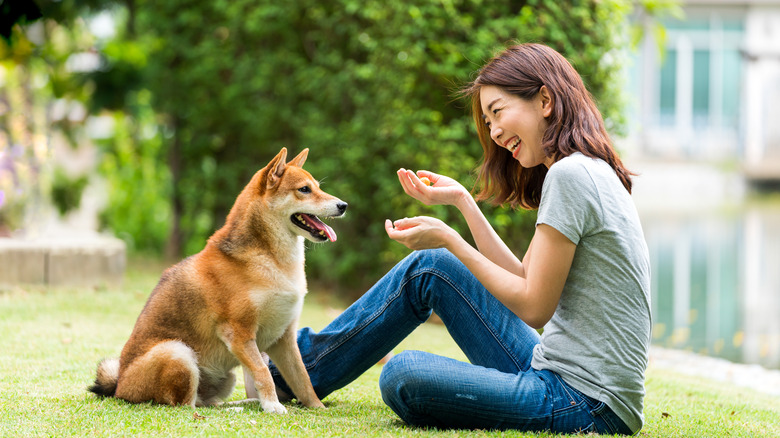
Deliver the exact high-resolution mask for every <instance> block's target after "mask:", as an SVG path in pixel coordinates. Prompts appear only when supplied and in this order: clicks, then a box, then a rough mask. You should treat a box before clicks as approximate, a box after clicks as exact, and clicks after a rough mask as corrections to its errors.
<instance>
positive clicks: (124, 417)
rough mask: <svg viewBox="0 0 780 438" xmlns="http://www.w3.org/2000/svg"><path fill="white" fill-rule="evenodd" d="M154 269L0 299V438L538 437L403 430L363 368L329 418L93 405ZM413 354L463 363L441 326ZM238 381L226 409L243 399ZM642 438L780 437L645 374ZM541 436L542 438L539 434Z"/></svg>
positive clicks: (766, 403) (763, 404)
mask: <svg viewBox="0 0 780 438" xmlns="http://www.w3.org/2000/svg"><path fill="white" fill-rule="evenodd" d="M160 272H161V268H160V267H159V266H156V265H153V264H151V265H148V266H142V267H141V268H140V269H136V268H135V266H134V267H133V269H131V270H130V271H129V274H128V277H127V279H126V281H125V284H124V286H123V287H122V288H120V289H117V290H102V289H101V290H94V289H87V290H85V289H66V288H63V289H45V288H40V287H39V288H34V287H30V288H21V287H17V288H12V289H6V290H0V375H2V379H1V380H0V394H2V395H3V403H2V405H1V406H2V407H1V408H0V436H26V437H27V436H145V437H146V436H166V437H169V436H213V435H219V436H252V437H257V436H280V435H285V436H311V437H314V436H361V437H364V436H443V437H450V436H499V435H500V436H539V435H535V434H521V433H517V432H508V433H507V432H503V433H502V432H485V431H437V430H425V429H417V428H410V427H407V426H405V425H404V424H403V423H402V422H401V421H400V420H398V418H397V417H396V416H395V415H394V414H393V412H392V411H391V410H390V409H389V408H388V407H387V406H385V404H384V403H383V402H382V399H381V396H380V394H379V388H378V386H377V380H378V378H379V373H380V372H381V367H380V366H379V365H377V366H374V367H372V368H371V369H370V370H368V372H366V373H365V374H364V375H363V376H361V377H360V378H359V379H358V380H356V381H355V382H354V383H352V384H351V385H349V386H347V387H345V388H343V389H341V390H339V391H336V392H335V393H333V394H331V395H330V396H328V397H327V398H326V399H325V400H324V403H325V405H326V406H327V409H323V410H308V409H303V408H300V407H298V406H295V405H288V410H289V415H286V416H277V415H269V414H265V413H263V412H262V410H261V409H260V407H259V405H257V404H247V405H244V406H242V408H243V409H238V410H230V409H226V408H198V409H196V410H192V409H190V408H171V407H167V406H158V405H153V404H142V405H131V404H128V403H125V402H122V401H118V400H115V399H98V398H97V397H95V396H93V395H92V394H90V393H88V392H87V391H86V387H87V386H88V385H89V384H90V383H91V382H92V380H93V379H94V373H95V365H96V364H97V362H98V361H99V360H100V359H102V358H104V357H115V356H118V355H119V352H120V350H121V348H122V345H123V344H124V342H125V341H126V340H127V337H128V336H129V334H130V331H131V329H132V327H133V324H134V323H135V319H136V317H137V316H138V313H139V312H140V311H141V308H142V307H143V305H144V302H145V300H146V298H147V296H148V294H149V292H150V291H151V289H152V288H153V286H154V284H155V283H156V282H157V278H158V276H159V275H160ZM334 301H335V300H333V299H330V298H328V297H325V296H322V295H318V294H317V293H316V291H315V292H312V293H311V294H310V295H309V297H308V298H307V303H306V305H305V307H304V313H303V315H302V321H301V324H302V325H309V326H312V327H314V328H315V329H319V328H322V327H323V326H324V325H326V324H327V323H328V322H329V321H330V320H331V319H333V317H334V316H335V315H337V314H338V312H339V310H340V309H339V308H338V307H339V306H337V305H334V304H333V303H334ZM405 349H420V350H427V351H432V352H435V353H438V354H442V355H446V356H450V357H454V358H456V359H460V360H465V357H464V355H463V353H462V352H461V351H460V350H459V349H458V347H457V346H456V345H455V344H454V342H453V341H452V339H451V338H450V337H449V335H448V334H447V331H446V329H445V328H444V327H443V326H441V325H435V324H431V323H427V324H424V325H423V326H421V327H420V328H419V329H418V330H417V331H415V332H414V333H413V334H412V336H410V337H409V338H407V339H406V340H405V341H404V342H403V343H402V344H401V345H399V346H398V347H397V348H396V349H395V352H400V351H402V350H405ZM237 374H238V375H239V381H238V384H237V386H236V391H235V392H234V393H233V395H232V397H231V399H233V400H239V399H241V398H242V397H243V395H244V387H243V382H242V380H241V378H240V375H241V373H240V372H238V373H237ZM647 389H648V395H647V399H646V409H645V416H646V418H647V425H646V426H645V428H644V429H643V431H642V432H641V436H653V437H656V436H657V437H674V436H680V437H683V436H745V437H748V436H750V437H753V436H759V437H760V436H765V437H770V436H780V425H779V423H780V422H779V421H778V418H780V399H778V398H776V397H771V396H765V395H762V394H758V393H755V392H751V391H748V390H742V389H738V388H735V387H730V386H727V385H723V384H719V383H714V382H710V381H706V380H698V379H693V378H689V377H683V376H677V375H673V374H668V373H666V372H661V371H658V370H650V372H649V373H648V381H647ZM540 436H549V435H548V434H542V435H540Z"/></svg>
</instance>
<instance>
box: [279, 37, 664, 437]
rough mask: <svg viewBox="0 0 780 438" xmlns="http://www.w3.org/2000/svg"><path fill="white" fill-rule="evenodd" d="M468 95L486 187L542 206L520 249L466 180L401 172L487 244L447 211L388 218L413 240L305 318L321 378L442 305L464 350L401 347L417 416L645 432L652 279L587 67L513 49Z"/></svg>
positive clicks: (402, 369) (392, 400) (388, 368)
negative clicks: (334, 310) (587, 81)
mask: <svg viewBox="0 0 780 438" xmlns="http://www.w3.org/2000/svg"><path fill="white" fill-rule="evenodd" d="M465 94H466V95H468V96H470V97H471V98H472V102H473V107H472V108H473V111H474V120H475V121H476V123H477V130H478V132H479V136H480V140H481V142H482V148H483V151H484V164H483V166H482V170H481V181H482V184H483V188H482V192H481V193H480V195H479V196H478V199H491V200H492V201H493V202H494V203H496V204H509V205H510V206H511V207H525V208H538V209H539V213H538V215H537V224H536V230H535V232H534V236H533V239H532V240H531V243H530V245H529V247H528V249H527V251H526V252H525V256H524V257H523V259H522V260H520V259H519V258H518V257H517V256H516V255H515V254H514V253H513V252H512V250H510V249H509V247H508V246H507V245H506V244H505V243H504V242H503V241H502V240H501V238H500V237H499V236H498V234H497V233H496V231H495V230H494V229H493V227H492V225H491V224H490V222H489V221H488V220H487V218H486V217H485V216H484V215H483V214H482V211H481V210H480V209H479V207H478V205H477V202H476V201H477V200H475V199H474V198H473V197H472V196H471V194H470V192H469V191H468V190H467V189H466V188H465V187H464V186H462V185H461V184H460V183H459V182H457V181H456V180H454V179H453V178H450V177H447V176H444V175H440V174H437V173H434V172H431V171H428V170H419V171H417V172H414V171H411V170H407V169H400V170H398V171H397V175H398V179H399V181H400V183H401V187H402V188H403V190H404V192H405V193H406V194H408V195H409V196H411V197H413V198H414V199H417V200H419V201H421V202H423V203H425V204H428V205H434V204H439V205H452V206H454V207H456V208H457V209H458V210H459V212H460V213H461V214H462V215H463V217H464V219H465V220H466V222H467V224H468V227H469V230H470V231H471V237H472V238H473V240H474V242H475V243H476V246H477V248H474V247H472V246H471V245H470V244H469V243H468V242H467V241H466V240H465V239H464V237H463V236H461V235H460V234H459V233H458V232H456V231H455V230H454V229H453V228H452V227H450V226H449V225H448V224H446V223H445V222H444V221H442V220H440V219H438V218H433V217H412V218H403V219H398V220H395V221H391V220H389V219H388V220H386V222H385V229H386V232H387V235H388V236H389V237H390V238H391V239H393V240H395V241H397V242H399V243H401V244H403V245H405V246H406V247H408V248H410V249H413V250H415V252H413V253H412V254H411V255H409V256H408V257H407V258H406V259H404V260H403V261H401V262H400V263H399V264H397V265H396V266H395V267H394V268H393V269H392V270H391V271H390V272H389V273H387V274H386V275H385V276H384V277H383V278H382V279H380V280H379V281H378V282H377V283H376V284H375V285H374V286H373V287H372V288H371V289H370V290H369V291H368V292H366V293H365V294H364V295H363V296H362V297H361V298H360V299H359V300H358V301H357V302H355V303H354V304H353V305H352V306H350V307H349V308H348V309H347V310H346V311H344V313H342V314H341V315H340V316H339V317H337V318H336V319H335V320H334V321H333V322H332V323H331V324H330V325H328V326H327V327H325V328H324V329H323V330H322V331H320V332H319V333H316V332H314V331H312V330H311V329H309V328H304V329H302V330H300V331H299V333H298V344H299V347H300V351H301V354H302V356H303V360H304V363H305V364H306V365H307V370H308V371H309V375H310V377H311V381H312V385H313V386H314V388H315V391H316V392H317V394H318V395H319V396H320V397H325V396H327V395H328V394H329V393H330V392H332V391H334V390H336V389H338V388H341V387H342V386H344V385H347V384H348V383H349V382H351V381H352V380H354V379H355V378H357V377H358V376H359V375H360V374H361V373H363V372H364V371H365V370H366V369H368V368H369V367H370V366H372V365H373V364H374V363H376V362H377V361H378V360H379V359H380V358H382V357H383V356H384V355H385V354H386V353H387V352H388V351H390V350H391V349H392V348H393V347H395V345H397V344H398V343H399V342H400V341H401V340H403V339H404V338H405V337H406V336H407V335H408V334H409V333H411V332H412V331H413V330H414V329H415V328H416V327H417V326H419V325H420V324H421V323H422V322H424V321H425V320H426V319H427V318H428V317H429V316H430V315H431V313H432V312H436V314H437V315H438V316H439V317H440V318H441V320H442V321H443V322H444V324H445V325H446V326H447V330H448V332H449V333H450V334H451V335H452V337H453V339H454V340H455V342H456V343H457V344H458V346H459V347H460V348H461V349H462V350H463V352H464V354H465V355H466V357H467V358H468V360H469V362H463V361H458V360H454V359H449V358H445V357H441V356H438V355H435V354H431V353H425V352H412V351H407V352H403V353H401V354H398V355H396V356H394V357H393V358H392V359H390V360H389V361H388V362H387V364H386V365H385V367H384V369H383V370H382V375H381V376H380V379H379V386H380V389H381V391H382V398H383V400H384V401H385V402H386V403H387V404H388V405H389V406H390V407H391V408H392V409H393V411H395V412H396V413H397V414H398V415H399V416H400V417H401V418H402V419H403V420H404V421H406V422H407V423H409V424H413V425H418V426H435V427H440V428H479V429H519V430H525V431H546V430H549V431H553V432H557V433H581V432H586V433H587V432H599V433H609V434H615V433H621V434H630V433H635V432H637V431H638V430H639V429H641V427H642V425H643V423H644V418H643V415H642V410H643V399H644V372H645V368H646V366H647V351H648V347H649V342H650V303H649V294H650V284H649V283H650V282H649V261H648V254H647V246H646V244H645V241H644V236H643V233H642V227H641V225H640V224H639V219H638V216H637V213H636V209H635V208H634V205H633V202H632V200H631V196H630V190H631V178H630V175H631V174H630V172H628V171H627V170H626V169H625V168H624V167H623V165H622V163H621V162H620V159H619V158H618V157H617V155H616V154H615V151H614V150H613V149H612V145H611V144H610V142H609V137H608V136H607V135H606V131H605V130H604V122H603V121H602V120H601V116H600V114H599V112H598V111H597V110H596V107H595V105H594V104H593V101H592V99H591V98H590V95H589V94H588V92H587V90H585V86H584V85H583V83H582V80H581V79H580V77H579V75H578V74H577V72H576V71H574V69H573V68H572V66H571V65H570V64H569V63H568V61H567V60H566V59H565V58H563V56H561V55H560V54H558V53H557V52H555V51H554V50H553V49H551V48H549V47H546V46H541V45H538V44H524V45H519V46H514V47H510V48H509V49H507V50H505V51H504V52H503V53H501V54H500V55H498V56H497V57H496V58H494V59H493V60H491V61H490V62H488V64H487V65H486V66H485V67H484V68H483V69H482V70H481V71H480V72H479V75H478V77H477V79H476V80H475V81H474V82H473V83H472V84H471V85H470V86H469V87H468V88H467V89H466V92H465ZM424 180H428V181H430V182H431V183H432V184H431V185H429V184H427V183H426V182H425V181H424ZM540 327H544V334H543V335H542V336H541V337H540V336H539V334H538V333H537V331H536V330H535V329H537V328H540ZM616 327H619V328H620V330H616V329H615V328H616ZM272 373H273V374H274V376H275V377H274V378H275V382H276V384H277V386H278V387H279V388H280V389H281V390H282V391H285V392H288V393H289V387H288V386H287V382H285V379H284V378H282V377H281V376H280V375H279V373H278V372H277V371H276V370H275V369H274V368H273V367H272Z"/></svg>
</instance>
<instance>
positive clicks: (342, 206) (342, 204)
mask: <svg viewBox="0 0 780 438" xmlns="http://www.w3.org/2000/svg"><path fill="white" fill-rule="evenodd" d="M347 205H349V204H347V203H346V202H339V203H338V204H336V208H338V209H339V213H342V214H343V213H344V212H345V211H347Z"/></svg>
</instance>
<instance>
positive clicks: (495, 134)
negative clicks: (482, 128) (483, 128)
mask: <svg viewBox="0 0 780 438" xmlns="http://www.w3.org/2000/svg"><path fill="white" fill-rule="evenodd" d="M503 133H504V131H502V130H501V128H499V127H498V126H496V125H495V124H494V125H491V126H490V138H492V139H493V141H494V142H496V143H497V144H501V142H500V141H498V138H499V137H501V134H503Z"/></svg>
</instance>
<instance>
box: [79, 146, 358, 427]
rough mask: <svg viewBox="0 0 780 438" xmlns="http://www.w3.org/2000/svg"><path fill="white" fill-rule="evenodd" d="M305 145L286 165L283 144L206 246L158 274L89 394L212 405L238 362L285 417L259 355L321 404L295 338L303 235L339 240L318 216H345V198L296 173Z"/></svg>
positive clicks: (304, 396)
mask: <svg viewBox="0 0 780 438" xmlns="http://www.w3.org/2000/svg"><path fill="white" fill-rule="evenodd" d="M308 151H309V150H308V149H305V150H303V152H301V153H300V154H299V155H298V156H297V157H295V158H294V159H293V160H292V161H290V162H289V163H286V162H285V161H286V158H287V150H286V149H284V148H282V150H281V151H280V152H279V154H278V155H276V157H275V158H274V159H272V160H271V162H270V163H269V164H268V165H267V166H266V167H264V168H263V169H261V170H259V171H258V172H257V173H255V175H254V176H253V177H252V180H251V181H250V182H249V184H247V186H246V187H245V188H244V190H243V191H242V192H241V194H239V195H238V198H237V199H236V202H235V204H234V205H233V207H232V209H231V210H230V213H229V214H228V216H227V220H226V222H225V225H224V226H223V227H222V228H221V229H219V230H218V231H216V232H215V233H214V235H212V236H211V237H210V238H209V240H208V243H207V244H206V247H205V248H204V249H203V250H202V251H201V252H199V253H198V254H195V255H193V256H191V257H189V258H187V259H185V260H183V261H181V262H179V263H178V264H176V265H174V266H172V267H171V268H169V269H167V270H166V271H165V272H164V273H163V275H162V278H161V279H160V282H159V283H158V284H157V286H156V287H155V288H154V290H153V291H152V293H151V295H150V296H149V299H148V301H147V302H146V305H145V306H144V308H143V310H142V311H141V314H140V316H139V317H138V320H137V321H136V324H135V327H134V328H133V331H132V334H131V335H130V339H129V340H128V341H127V343H126V344H125V346H124V348H123V349H122V354H121V356H120V357H119V359H106V360H103V361H102V362H101V363H100V364H99V365H98V368H97V378H96V380H95V383H94V385H92V386H91V387H90V388H89V390H90V391H92V392H94V393H95V394H98V395H100V396H107V397H117V398H120V399H124V400H127V401H129V402H132V403H141V402H146V401H154V402H157V403H165V404H170V405H190V406H193V407H194V406H208V405H218V404H220V403H222V400H224V399H225V398H226V397H227V396H229V395H230V394H231V392H232V391H233V387H234V385H235V380H236V378H235V374H234V373H233V369H234V368H235V367H237V366H238V365H242V366H243V367H244V369H245V370H246V373H245V374H248V375H250V376H251V378H248V379H247V393H248V394H249V393H252V394H255V393H256V394H257V398H258V399H259V401H260V403H261V406H262V408H263V410H264V411H266V412H273V413H286V409H285V408H284V406H282V404H280V403H279V399H278V397H277V393H276V389H275V385H274V382H273V380H272V378H271V373H270V372H269V370H268V366H267V365H266V362H265V361H264V358H263V354H261V351H262V352H265V353H267V354H268V356H269V357H270V359H271V360H272V361H273V362H274V363H275V364H276V365H277V367H278V369H279V371H280V372H281V374H282V377H283V378H284V379H285V381H286V382H287V383H288V384H289V385H290V387H291V388H292V390H293V392H294V393H295V397H296V398H297V399H298V400H299V401H300V402H301V403H302V404H303V405H304V406H307V407H323V404H322V402H321V401H320V400H319V398H318V397H317V395H316V394H315V392H314V389H313V388H312V384H311V381H310V380H309V375H308V374H307V372H306V368H305V367H304V364H303V361H302V360H301V353H300V351H299V350H298V344H297V343H296V331H297V325H298V317H299V315H300V312H301V307H302V305H303V297H304V295H305V294H306V291H307V289H306V288H307V286H306V277H305V274H304V266H303V265H304V239H308V240H310V241H313V242H325V241H328V240H330V241H335V240H336V233H335V232H334V231H333V229H332V228H331V227H329V226H328V225H326V224H325V223H323V222H322V221H321V220H320V219H319V217H323V218H328V217H337V216H342V215H343V214H344V212H345V211H346V209H347V203H345V202H343V201H341V200H340V199H338V198H336V197H334V196H331V195H329V194H327V193H325V192H324V191H322V190H321V189H320V187H319V183H318V182H317V181H316V180H315V179H314V178H313V177H312V176H311V174H310V173H309V172H307V171H305V170H303V169H302V167H301V166H303V163H304V161H306V157H307V155H308ZM252 385H253V386H254V387H253V388H251V389H250V388H249V386H252Z"/></svg>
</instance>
